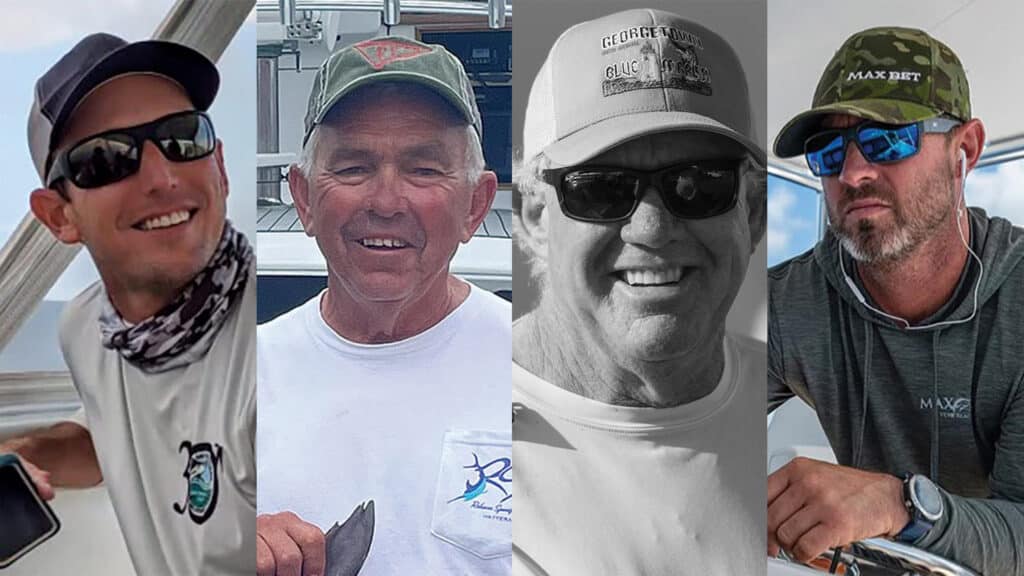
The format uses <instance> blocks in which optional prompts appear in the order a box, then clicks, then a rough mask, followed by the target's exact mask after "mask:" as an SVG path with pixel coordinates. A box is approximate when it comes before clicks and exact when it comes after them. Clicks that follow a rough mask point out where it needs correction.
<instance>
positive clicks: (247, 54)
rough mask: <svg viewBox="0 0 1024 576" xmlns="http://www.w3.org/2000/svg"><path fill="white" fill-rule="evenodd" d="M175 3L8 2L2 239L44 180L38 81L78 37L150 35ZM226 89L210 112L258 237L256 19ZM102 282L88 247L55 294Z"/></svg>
mask: <svg viewBox="0 0 1024 576" xmlns="http://www.w3.org/2000/svg"><path fill="white" fill-rule="evenodd" d="M172 4H173V3H172V2H171V1H170V0H30V1H25V2H16V3H9V4H6V5H5V6H4V18H3V19H0V59H3V63H4V74H5V83H6V88H5V90H3V91H0V134H2V135H3V137H0V158H3V159H4V167H5V173H4V175H3V179H4V187H3V192H0V244H2V243H3V242H6V240H7V238H8V237H9V236H10V234H11V232H12V231H13V230H14V228H15V227H16V226H17V225H18V223H19V222H20V221H21V219H22V217H23V216H24V215H25V214H26V213H27V212H28V196H29V192H31V191H32V190H33V189H34V188H36V187H37V186H38V184H39V180H38V176H37V175H36V172H35V168H34V167H33V165H32V161H31V158H30V157H29V153H28V145H27V141H26V122H27V119H28V111H29V108H30V107H31V104H32V94H33V86H34V84H35V81H36V79H37V78H38V77H39V76H40V75H41V74H42V73H43V72H44V71H46V69H47V68H49V67H50V66H51V65H52V64H53V63H54V62H56V61H57V59H59V58H60V56H61V55H63V54H64V53H65V52H66V51H67V50H68V49H69V48H71V47H72V46H73V45H74V44H75V43H76V42H77V41H78V40H79V39H81V38H82V37H83V36H85V35H87V34H89V33H92V32H100V31H103V32H111V33H113V34H117V35H118V36H121V37H122V38H125V39H126V40H129V41H132V40H143V39H145V38H148V37H149V36H150V35H151V34H152V32H153V30H155V29H156V27H157V26H158V25H159V23H160V21H161V20H162V19H163V17H164V15H165V14H166V13H167V11H168V9H169V8H170V6H171V5H172ZM218 68H219V69H220V73H221V88H220V92H219V95H218V97H217V100H216V102H215V103H214V105H213V107H212V108H211V110H210V113H211V115H212V117H213V120H214V123H215V126H216V129H217V133H218V136H219V137H220V138H221V140H223V141H224V154H225V163H226V164H227V167H228V177H229V179H230V181H231V183H232V187H231V196H230V197H229V203H228V204H229V206H228V213H229V217H230V218H231V219H232V220H233V221H234V222H235V223H236V224H237V225H238V227H239V228H241V229H242V230H243V231H245V232H246V233H247V235H248V236H249V237H250V238H255V221H256V201H255V198H256V191H255V177H256V144H255V142H256V96H255V86H256V23H255V16H254V15H251V16H250V18H249V20H248V21H247V22H246V23H245V25H243V27H242V29H241V30H240V31H239V33H238V34H237V35H236V36H235V38H234V40H233V41H232V43H231V45H230V46H229V47H228V49H227V51H226V52H225V53H224V55H223V56H222V57H221V60H220V62H219V63H218ZM95 279H96V273H95V271H94V269H93V267H92V264H91V262H89V260H88V257H87V255H86V254H85V252H84V251H83V252H82V253H80V254H79V256H78V257H77V258H76V260H75V262H74V263H72V265H71V266H70V267H69V268H68V270H67V271H66V272H65V274H64V275H63V276H62V277H61V279H60V280H59V281H58V282H57V284H56V285H55V286H54V288H53V289H52V290H51V292H50V293H49V294H48V296H47V299H49V300H67V299H69V298H70V297H72V296H74V295H75V294H77V293H78V292H79V291H81V289H82V288H84V287H85V286H87V285H88V284H89V283H91V282H92V281H93V280H95Z"/></svg>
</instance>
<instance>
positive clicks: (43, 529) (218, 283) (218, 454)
mask: <svg viewBox="0 0 1024 576" xmlns="http://www.w3.org/2000/svg"><path fill="white" fill-rule="evenodd" d="M254 4H255V2H253V1H244V0H237V1H232V2H218V3H212V2H208V3H195V2H172V1H169V0H154V1H152V2H122V3H120V4H119V5H118V6H117V9H113V10H112V9H109V6H107V3H101V2H60V1H50V2H38V3H29V2H25V3H16V4H10V3H9V4H7V5H5V6H4V10H5V13H4V17H5V20H6V21H7V22H9V23H14V24H12V25H9V26H6V27H5V31H4V34H3V40H2V41H0V51H2V52H3V54H2V56H0V57H2V58H3V60H4V63H5V65H6V71H7V82H8V90H5V91H4V96H3V98H2V99H0V107H2V109H3V113H2V114H0V126H2V127H3V128H4V130H3V133H4V134H5V137H4V138H3V139H2V142H0V149H3V150H4V152H5V157H6V158H7V160H8V166H9V170H8V175H7V179H8V181H7V184H8V185H7V194H5V195H4V197H3V198H2V199H0V202H2V203H3V206H4V209H3V210H0V214H2V215H0V243H2V244H3V248H2V249H0V567H4V573H5V574H17V575H32V576H36V575H40V574H67V573H75V574H85V575H90V574H115V575H122V574H123V575H130V574H210V573H217V574H237V575H243V574H245V575H248V574H252V573H253V572H254V570H255V553H256V546H255V543H256V533H255V520H256V475H255V473H256V470H255V462H254V453H253V443H254V432H255V430H254V425H255V417H256V405H255V399H256V398H255V385H256V378H255V361H254V360H255V344H256V341H255V314H254V313H255V304H256V298H255V294H256V279H255V272H256V269H255V261H254V252H253V249H252V247H251V244H250V241H251V239H253V238H254V233H255V212H256V210H255V205H254V202H255V190H254V188H253V177H252V175H253V173H254V171H255V146H254V143H255V135H256V133H255V125H254V124H253V122H252V118H253V117H254V116H255V107H256V102H255V98H254V97H253V96H252V90H251V88H250V87H251V86H252V85H253V84H254V82H255V74H254V72H255V69H254V68H253V66H252V63H253V58H254V57H255V15H254V14H251V12H252V8H253V6H254ZM26 135H27V138H26ZM82 247H84V248H85V250H81V248H82Z"/></svg>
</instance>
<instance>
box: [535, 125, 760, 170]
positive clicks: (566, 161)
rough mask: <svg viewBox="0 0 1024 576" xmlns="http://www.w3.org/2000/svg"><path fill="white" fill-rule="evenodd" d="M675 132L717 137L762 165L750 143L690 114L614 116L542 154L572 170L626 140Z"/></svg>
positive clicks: (735, 132)
mask: <svg viewBox="0 0 1024 576" xmlns="http://www.w3.org/2000/svg"><path fill="white" fill-rule="evenodd" d="M677 130H694V131H698V132H710V133H713V134H721V135H722V136H726V137H728V138H730V139H732V140H734V141H736V142H737V143H739V144H741V145H742V146H743V147H744V148H746V149H747V150H748V151H749V152H750V153H751V155H753V156H754V158H756V159H757V160H758V161H759V162H760V163H761V164H762V165H764V164H765V160H766V158H765V152H764V150H763V149H762V148H761V147H760V146H758V145H757V144H756V143H755V142H754V141H753V140H751V139H750V138H747V137H746V136H744V135H743V134H740V133H739V132H737V131H735V130H733V129H732V128H729V127H728V126H726V125H724V124H722V123H721V122H718V121H716V120H713V119H711V118H708V117H707V116H702V115H700V114H693V113H690V112H664V111H662V112H638V113H635V114H626V115H622V116H615V117H613V118H608V119H606V120H602V121H600V122H598V123H596V124H591V125H590V126H587V127H586V128H583V129H582V130H578V131H576V132H574V133H572V134H570V135H568V136H566V137H565V138H562V139H561V140H557V141H555V142H553V143H552V144H549V145H548V146H547V147H545V148H544V150H543V151H542V152H543V153H544V155H545V156H546V157H547V158H548V159H550V160H551V162H552V163H553V164H554V165H555V166H574V165H577V164H581V163H583V162H586V161H588V160H590V159H592V158H594V157H595V156H597V155H599V154H601V153H603V152H607V151H608V150H611V149H612V148H614V147H615V146H617V145H619V144H621V143H623V142H626V141H628V140H632V139H634V138H639V137H641V136H647V135H650V134H657V133H661V132H673V131H677Z"/></svg>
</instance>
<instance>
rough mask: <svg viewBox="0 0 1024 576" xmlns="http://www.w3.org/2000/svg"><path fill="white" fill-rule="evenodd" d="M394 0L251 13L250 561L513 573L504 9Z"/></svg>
mask: <svg viewBox="0 0 1024 576" xmlns="http://www.w3.org/2000/svg"><path fill="white" fill-rule="evenodd" d="M386 4H387V6H388V7H390V8H391V10H385V11H384V12H381V11H380V10H379V6H375V7H373V8H372V9H366V8H361V7H359V6H357V5H356V3H337V4H336V5H335V6H329V7H325V8H324V9H322V10H316V11H307V10H299V11H297V12H296V13H294V14H282V13H280V12H279V11H278V10H277V7H276V6H275V5H269V7H270V8H272V9H268V10H262V9H261V10H259V13H258V22H259V34H258V39H257V41H258V49H257V51H258V54H259V63H258V74H259V78H258V84H259V90H258V96H257V97H258V98H259V110H260V113H259V118H258V121H259V131H260V141H259V154H258V157H259V171H260V177H259V207H258V211H259V220H258V232H257V236H258V242H257V249H258V267H259V307H258V315H259V322H260V326H259V328H258V352H257V361H258V381H259V385H258V389H259V398H258V402H259V416H258V432H257V463H258V480H259V487H260V490H259V498H258V514H259V515H258V520H257V533H258V536H259V549H258V569H259V573H260V574H275V573H277V574H299V573H302V574H307V573H313V574H320V573H326V574H345V575H348V574H356V573H357V572H358V573H359V574H481V575H487V574H493V575H507V574H508V573H509V570H510V563H511V560H510V556H511V550H510V544H511V532H512V528H511V525H512V464H511V460H510V456H511V435H510V425H511V409H510V405H511V401H510V356H509V349H510V345H511V344H510V342H511V303H510V302H509V300H510V299H511V289H512V283H511V273H512V269H511V268H512V267H511V242H512V240H511V234H510V231H511V224H512V223H511V219H510V216H511V192H510V188H511V154H510V150H511V92H512V84H511V60H510V59H511V42H512V31H511V26H512V19H511V15H510V13H508V12H507V11H508V10H510V9H509V8H506V7H505V5H504V3H498V2H491V3H490V5H488V4H487V3H479V2H465V3H448V4H450V6H447V7H445V6H441V5H440V3H433V4H431V3H429V2H424V3H421V4H418V5H416V4H414V3H412V4H413V5H410V3H404V2H403V3H401V5H399V3H398V2H389V3H386ZM260 8H262V5H261V6H260ZM495 9H504V10H505V11H501V10H498V11H496V10H495ZM300 569H301V570H300ZM321 570H323V571H324V572H321Z"/></svg>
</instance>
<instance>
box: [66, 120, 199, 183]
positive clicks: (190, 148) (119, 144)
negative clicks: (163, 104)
mask: <svg viewBox="0 0 1024 576" xmlns="http://www.w3.org/2000/svg"><path fill="white" fill-rule="evenodd" d="M147 140H148V141H150V142H153V143H154V144H156V147H157V148H159V149H160V152H161V153H162V154H163V155H164V157H165V158H167V159H168V160H170V161H171V162H190V161H192V160H198V159H200V158H203V157H204V156H208V155H209V154H210V153H211V152H213V150H214V148H215V147H216V142H217V137H216V135H215V134H214V132H213V122H211V121H210V117H209V116H207V115H206V113H205V112H200V111H198V110H187V111H185V112H175V113H174V114H168V115H167V116H163V117H161V118H157V119H156V120H153V121H152V122H147V123H145V124H140V125H138V126H129V127H127V128H117V129H115V130H108V131H107V132H102V133H100V134H94V135H92V136H89V137H87V138H84V139H82V140H79V141H78V142H76V143H75V144H72V145H71V146H70V147H68V148H66V149H64V150H62V151H61V152H60V153H58V154H57V157H56V158H55V159H54V161H53V166H52V167H51V168H50V173H49V176H48V177H47V178H46V186H47V187H48V188H52V187H53V184H54V183H55V182H57V181H58V180H60V179H61V178H67V179H68V180H70V181H71V182H72V183H73V184H74V185H75V186H77V187H79V188H99V187H100V186H106V185H108V184H113V183H114V182H118V181H120V180H124V179H125V178H127V177H129V176H131V175H132V174H135V173H136V172H138V171H139V165H140V164H141V163H142V147H143V144H145V142H146V141H147Z"/></svg>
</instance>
